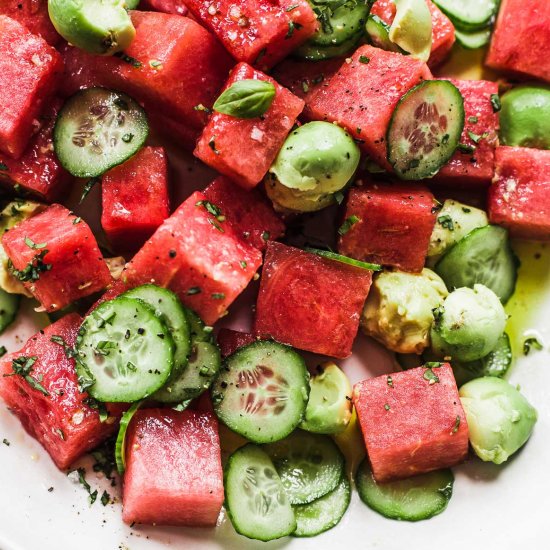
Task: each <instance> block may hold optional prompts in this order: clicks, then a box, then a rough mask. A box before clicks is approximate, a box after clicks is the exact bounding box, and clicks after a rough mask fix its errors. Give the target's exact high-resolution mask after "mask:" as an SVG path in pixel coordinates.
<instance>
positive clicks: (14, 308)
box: [0, 288, 20, 334]
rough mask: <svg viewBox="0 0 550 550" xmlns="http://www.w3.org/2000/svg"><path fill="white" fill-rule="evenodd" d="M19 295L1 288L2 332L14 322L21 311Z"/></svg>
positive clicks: (0, 313)
mask: <svg viewBox="0 0 550 550" xmlns="http://www.w3.org/2000/svg"><path fill="white" fill-rule="evenodd" d="M19 300H20V298H19V295H18V294H9V293H8V292H6V291H5V290H2V289H1V288H0V334H2V332H4V330H6V329H7V328H8V326H9V325H11V324H12V323H13V321H14V320H15V317H16V316H17V312H18V311H19Z"/></svg>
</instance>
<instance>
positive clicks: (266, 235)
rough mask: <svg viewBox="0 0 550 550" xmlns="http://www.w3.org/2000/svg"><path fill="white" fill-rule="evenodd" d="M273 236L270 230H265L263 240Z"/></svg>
mask: <svg viewBox="0 0 550 550" xmlns="http://www.w3.org/2000/svg"><path fill="white" fill-rule="evenodd" d="M270 236H271V234H270V233H269V231H264V232H263V233H262V240H263V241H269V237H270Z"/></svg>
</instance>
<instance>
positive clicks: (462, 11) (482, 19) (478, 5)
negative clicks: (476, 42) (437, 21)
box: [433, 0, 499, 31]
mask: <svg viewBox="0 0 550 550" xmlns="http://www.w3.org/2000/svg"><path fill="white" fill-rule="evenodd" d="M433 1H434V4H436V5H437V6H438V7H439V8H440V9H441V11H442V12H443V13H444V14H445V15H447V16H448V17H449V18H450V19H451V20H452V22H453V24H454V25H455V27H458V28H459V29H461V30H465V31H473V30H479V29H482V28H483V27H486V26H487V25H489V23H490V22H491V19H492V18H493V17H494V16H495V14H496V12H497V9H498V5H499V0H433Z"/></svg>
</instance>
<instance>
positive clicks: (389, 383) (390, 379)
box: [386, 376, 393, 388]
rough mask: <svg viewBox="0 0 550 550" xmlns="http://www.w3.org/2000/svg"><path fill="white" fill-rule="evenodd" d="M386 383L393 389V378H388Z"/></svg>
mask: <svg viewBox="0 0 550 550" xmlns="http://www.w3.org/2000/svg"><path fill="white" fill-rule="evenodd" d="M386 383H387V384H388V386H389V387H390V388H393V378H392V377H391V376H386Z"/></svg>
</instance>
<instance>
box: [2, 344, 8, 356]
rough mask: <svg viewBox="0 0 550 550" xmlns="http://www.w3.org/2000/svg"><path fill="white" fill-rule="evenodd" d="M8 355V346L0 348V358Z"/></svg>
mask: <svg viewBox="0 0 550 550" xmlns="http://www.w3.org/2000/svg"><path fill="white" fill-rule="evenodd" d="M6 353H8V350H7V349H6V346H0V357H4V355H6Z"/></svg>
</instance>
